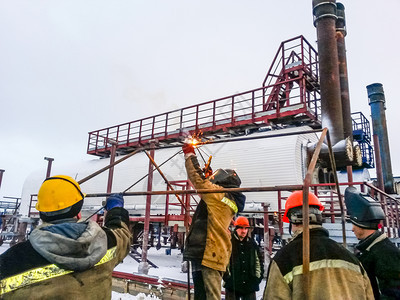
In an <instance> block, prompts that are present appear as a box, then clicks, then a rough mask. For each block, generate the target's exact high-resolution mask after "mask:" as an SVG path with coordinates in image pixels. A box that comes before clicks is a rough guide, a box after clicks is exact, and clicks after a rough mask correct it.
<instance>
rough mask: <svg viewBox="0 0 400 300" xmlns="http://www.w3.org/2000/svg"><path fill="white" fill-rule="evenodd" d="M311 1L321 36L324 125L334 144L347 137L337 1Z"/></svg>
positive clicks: (320, 61)
mask: <svg viewBox="0 0 400 300" xmlns="http://www.w3.org/2000/svg"><path fill="white" fill-rule="evenodd" d="M312 3H313V15H314V26H315V27H316V29H317V39H318V57H319V73H320V85H321V111H322V116H321V118H322V127H323V128H324V127H327V128H328V129H329V132H330V135H331V138H332V144H333V145H335V144H336V143H337V142H339V141H341V140H343V139H344V135H343V117H342V102H341V97H340V80H339V68H338V64H339V59H338V50H337V43H336V20H337V16H336V1H335V0H313V2H312Z"/></svg>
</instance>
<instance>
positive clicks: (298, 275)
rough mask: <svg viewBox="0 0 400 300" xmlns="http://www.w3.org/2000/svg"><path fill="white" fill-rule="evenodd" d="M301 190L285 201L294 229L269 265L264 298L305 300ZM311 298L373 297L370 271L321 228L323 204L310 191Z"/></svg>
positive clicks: (286, 211) (287, 217) (353, 299)
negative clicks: (368, 274) (291, 235)
mask: <svg viewBox="0 0 400 300" xmlns="http://www.w3.org/2000/svg"><path fill="white" fill-rule="evenodd" d="M302 197H303V195H302V192H294V193H293V194H292V195H291V196H289V198H288V200H287V201H286V210H285V215H284V218H283V220H284V221H285V222H290V226H291V227H292V229H293V231H294V236H293V239H292V241H291V242H290V243H288V244H287V245H286V246H284V247H283V248H282V249H281V250H279V251H278V252H277V253H276V255H275V256H274V258H273V260H272V261H271V264H270V266H269V270H268V275H267V284H266V288H265V290H264V299H292V300H300V299H305V294H304V276H303V255H302V253H303V249H302V248H303V227H302V204H303V200H302ZM309 204H310V208H309V209H310V224H311V225H310V265H309V270H310V272H309V280H310V289H309V294H310V298H309V300H313V299H315V300H317V299H324V300H329V299H332V300H333V299H334V300H340V299H343V300H348V299H351V300H357V299H360V300H362V299H370V300H372V299H374V298H373V292H372V288H371V285H370V282H369V279H368V276H367V273H366V272H365V270H364V269H363V267H362V266H361V264H360V262H359V261H358V260H357V258H356V257H355V256H354V255H353V254H352V253H350V252H349V251H347V250H346V249H345V248H344V247H342V246H341V245H339V244H338V243H336V242H335V241H333V240H332V239H330V238H329V233H328V231H327V230H326V229H324V228H323V227H322V225H321V224H322V215H321V211H322V210H323V206H322V205H321V203H320V202H319V200H318V198H317V197H316V196H315V195H313V194H310V196H309Z"/></svg>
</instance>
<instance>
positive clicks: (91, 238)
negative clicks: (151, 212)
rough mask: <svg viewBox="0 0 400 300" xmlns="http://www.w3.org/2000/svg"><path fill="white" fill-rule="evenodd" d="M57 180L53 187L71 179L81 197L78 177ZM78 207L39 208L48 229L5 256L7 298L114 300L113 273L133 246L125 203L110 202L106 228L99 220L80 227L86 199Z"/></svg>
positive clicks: (1, 275) (1, 258)
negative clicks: (82, 209) (112, 298)
mask: <svg viewBox="0 0 400 300" xmlns="http://www.w3.org/2000/svg"><path fill="white" fill-rule="evenodd" d="M52 178H53V179H50V180H53V181H49V182H50V186H52V185H53V184H54V183H55V182H56V181H57V180H62V181H63V180H65V179H68V180H69V181H68V182H70V183H71V184H74V185H76V186H77V189H76V191H79V192H80V189H78V188H79V186H78V185H77V183H76V182H75V181H73V180H72V178H68V177H66V176H59V177H52ZM60 178H61V179H60ZM45 182H46V181H45ZM63 183H65V182H62V184H63ZM46 184H47V183H46ZM73 189H75V188H73ZM67 194H68V193H67ZM68 201H69V200H68V199H67V202H68ZM39 202H40V199H39ZM39 202H38V203H39ZM74 202H75V200H72V203H69V204H71V205H67V207H66V208H62V209H61V210H60V211H61V212H62V213H61V214H57V212H54V211H51V212H50V211H49V210H47V212H46V211H45V210H46V209H43V207H39V208H38V209H39V211H40V213H41V218H42V220H43V221H44V222H43V224H42V225H40V226H38V227H37V228H36V229H34V230H33V231H32V233H31V235H30V236H29V240H28V241H26V242H22V243H19V244H17V245H15V246H14V247H11V248H10V249H8V250H7V251H6V252H4V253H3V254H2V255H0V280H1V283H0V284H1V286H0V287H1V290H0V291H1V293H0V295H1V299H111V280H112V277H111V274H112V271H113V269H114V267H115V266H116V265H117V264H118V263H119V262H121V261H122V259H123V258H124V257H125V256H126V255H127V254H128V252H129V249H130V244H131V234H130V231H129V229H128V226H127V224H128V222H129V215H128V212H127V211H126V210H125V209H124V208H123V198H122V197H121V196H120V195H113V196H112V197H110V198H109V199H107V207H108V210H109V211H108V212H107V215H106V217H105V227H103V228H102V227H100V226H99V225H98V224H97V223H96V222H93V221H89V222H77V219H76V218H75V216H76V215H77V214H78V213H79V211H80V208H81V206H82V203H83V194H82V196H80V199H79V200H78V202H76V203H74ZM42 203H43V202H42ZM68 209H69V210H68ZM41 210H43V211H41ZM65 210H67V212H65Z"/></svg>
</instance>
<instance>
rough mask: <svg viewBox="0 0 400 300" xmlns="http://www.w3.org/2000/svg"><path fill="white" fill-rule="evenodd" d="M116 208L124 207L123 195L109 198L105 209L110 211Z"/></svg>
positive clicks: (114, 195)
mask: <svg viewBox="0 0 400 300" xmlns="http://www.w3.org/2000/svg"><path fill="white" fill-rule="evenodd" d="M114 207H124V197H122V194H112V195H110V197H108V198H107V201H106V206H105V209H106V210H107V211H109V210H111V209H113V208H114Z"/></svg>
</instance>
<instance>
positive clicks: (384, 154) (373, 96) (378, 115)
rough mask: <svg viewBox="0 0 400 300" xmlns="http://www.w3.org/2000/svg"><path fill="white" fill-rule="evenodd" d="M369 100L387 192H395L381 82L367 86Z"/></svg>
mask: <svg viewBox="0 0 400 300" xmlns="http://www.w3.org/2000/svg"><path fill="white" fill-rule="evenodd" d="M367 92H368V102H369V106H370V107H371V119H372V129H373V133H374V135H375V134H376V135H377V136H378V140H379V152H380V154H381V165H382V177H383V182H384V185H385V192H386V193H388V194H393V193H394V186H393V173H392V162H391V159H390V149H389V136H388V133H387V123H386V115H385V110H386V105H385V93H384V91H383V85H382V84H381V83H373V84H370V85H368V86H367Z"/></svg>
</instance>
